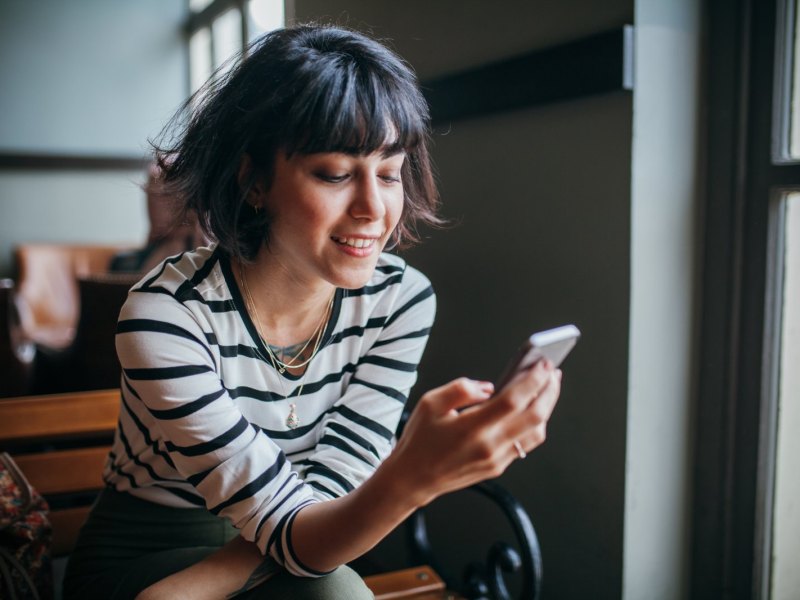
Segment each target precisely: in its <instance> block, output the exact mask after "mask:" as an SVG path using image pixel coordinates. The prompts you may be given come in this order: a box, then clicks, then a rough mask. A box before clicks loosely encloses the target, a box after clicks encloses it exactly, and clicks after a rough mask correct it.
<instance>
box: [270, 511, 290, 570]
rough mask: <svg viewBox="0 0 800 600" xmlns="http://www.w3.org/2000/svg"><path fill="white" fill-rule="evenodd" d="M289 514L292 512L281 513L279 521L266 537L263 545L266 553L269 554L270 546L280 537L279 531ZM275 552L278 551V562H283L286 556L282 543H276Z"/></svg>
mask: <svg viewBox="0 0 800 600" xmlns="http://www.w3.org/2000/svg"><path fill="white" fill-rule="evenodd" d="M291 514H292V513H290V512H289V513H286V514H285V515H283V516H282V517H281V519H280V521H278V522H277V524H276V525H275V528H274V529H273V530H272V533H271V534H270V535H269V538H268V539H267V545H266V546H265V549H266V551H267V552H266V553H267V554H269V550H270V548H272V546H273V545H274V544H275V540H276V539H277V538H279V537H280V535H281V532H282V531H283V527H284V525H286V521H287V519H288V518H289V515H291ZM277 552H278V562H280V563H281V564H284V563H285V562H286V557H285V556H284V555H283V544H278V545H277Z"/></svg>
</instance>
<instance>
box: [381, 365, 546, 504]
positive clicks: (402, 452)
mask: <svg viewBox="0 0 800 600" xmlns="http://www.w3.org/2000/svg"><path fill="white" fill-rule="evenodd" d="M493 392H494V387H493V385H492V384H491V383H489V382H479V381H474V380H471V379H466V378H461V379H456V380H454V381H451V382H450V383H447V384H445V385H444V386H442V387H439V388H436V389H434V390H431V391H429V392H428V393H426V394H425V395H424V396H423V397H422V398H421V399H420V401H419V404H418V405H417V407H416V409H415V410H414V412H413V413H412V415H411V418H410V419H409V421H408V424H407V425H406V428H405V430H404V432H403V435H402V437H401V439H400V441H399V442H398V444H397V448H396V449H395V451H394V452H393V453H392V455H391V456H390V457H389V459H387V462H389V463H391V464H392V467H393V468H395V469H396V470H397V473H398V476H400V477H403V478H406V479H404V481H407V482H408V484H407V489H408V490H409V492H410V493H411V494H412V495H415V497H416V499H417V501H418V503H419V505H420V506H423V505H425V504H427V503H429V502H430V501H432V500H433V499H434V498H436V497H438V496H440V495H442V494H445V493H447V492H451V491H454V490H457V489H461V488H464V487H467V486H469V485H472V484H473V483H477V482H479V481H483V480H485V479H490V478H494V477H497V476H499V475H500V474H502V473H503V472H504V471H505V470H506V468H507V467H508V465H509V464H510V463H511V462H512V461H513V460H515V459H516V458H518V457H519V455H518V453H517V450H516V448H515V447H514V441H517V442H519V444H520V445H521V447H522V448H523V449H524V450H525V452H530V451H532V450H533V449H534V448H536V447H537V446H539V445H540V444H542V443H543V442H544V440H545V438H546V434H547V422H548V420H549V419H550V415H551V414H552V412H553V409H554V408H555V405H556V402H557V401H558V396H559V394H560V392H561V371H559V370H556V369H554V368H553V366H552V364H551V363H549V361H540V362H539V363H538V364H537V365H536V366H534V367H533V368H532V369H529V370H526V371H524V372H522V373H520V374H518V375H517V376H515V377H514V378H513V379H512V380H511V381H510V382H509V383H508V384H507V385H506V386H505V387H504V388H503V389H502V390H501V391H500V392H499V393H498V394H496V395H494V396H493V395H492V394H493ZM387 466H388V465H387Z"/></svg>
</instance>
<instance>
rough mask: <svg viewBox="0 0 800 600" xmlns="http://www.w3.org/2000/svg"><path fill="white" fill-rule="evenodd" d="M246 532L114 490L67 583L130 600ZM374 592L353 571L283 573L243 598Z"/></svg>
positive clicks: (75, 589) (92, 594)
mask: <svg viewBox="0 0 800 600" xmlns="http://www.w3.org/2000/svg"><path fill="white" fill-rule="evenodd" d="M237 535H238V532H237V530H236V529H235V528H234V527H233V526H232V525H230V523H228V521H226V520H225V519H221V518H219V517H216V516H214V515H212V514H211V513H210V512H208V511H207V510H205V509H204V508H190V509H183V508H171V507H168V506H162V505H160V504H154V503H152V502H147V501H144V500H140V499H138V498H135V497H133V496H131V495H130V494H127V493H122V492H117V491H115V490H112V489H110V488H107V489H106V490H104V491H103V492H102V493H101V494H100V497H99V498H98V500H97V502H96V503H95V506H94V508H93V509H92V512H91V514H90V516H89V519H88V520H87V522H86V524H85V525H84V526H83V528H82V529H81V533H80V537H79V539H78V543H77V545H76V547H75V550H74V551H73V553H72V554H71V555H70V558H69V563H68V564H67V571H66V575H65V578H64V594H63V598H64V600H78V599H81V600H92V599H95V598H96V599H98V600H100V599H103V600H129V599H133V598H135V597H136V595H137V594H138V593H139V592H141V591H142V590H143V589H145V588H146V587H148V586H149V585H151V584H153V583H155V582H156V581H160V580H161V579H163V578H165V577H167V576H168V575H171V574H172V573H176V572H177V571H180V570H182V569H185V568H187V567H189V566H191V565H193V564H195V563H197V562H199V561H201V560H202V559H204V558H205V557H206V556H208V555H209V554H212V553H213V552H215V551H216V550H218V549H219V548H220V547H222V546H223V545H224V544H225V543H227V542H229V541H230V540H232V539H233V538H234V537H236V536H237ZM372 597H373V596H372V593H371V592H370V591H369V589H368V588H367V587H366V585H364V582H363V581H362V579H361V578H360V577H359V576H358V575H357V574H356V573H355V572H354V571H353V570H351V569H349V568H348V567H340V568H339V569H337V570H336V571H334V572H333V573H331V574H330V575H327V576H325V577H321V578H319V579H306V578H300V577H294V576H292V575H290V574H288V573H287V572H286V571H281V573H279V574H278V575H275V576H274V577H272V578H271V579H269V580H268V581H266V582H265V583H263V584H261V585H260V586H258V587H257V588H254V589H252V590H250V591H248V592H246V593H244V594H242V595H241V596H238V598H242V599H247V600H257V599H258V600H261V599H268V600H282V599H292V600H339V599H341V600H361V599H371V598H372Z"/></svg>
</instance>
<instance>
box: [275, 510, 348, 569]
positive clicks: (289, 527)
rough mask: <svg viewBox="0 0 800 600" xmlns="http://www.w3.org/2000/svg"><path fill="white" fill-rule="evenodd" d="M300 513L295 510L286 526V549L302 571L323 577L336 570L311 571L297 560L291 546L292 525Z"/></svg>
mask: <svg viewBox="0 0 800 600" xmlns="http://www.w3.org/2000/svg"><path fill="white" fill-rule="evenodd" d="M299 513H300V508H298V509H297V510H295V511H294V512H293V513H292V516H291V517H290V518H289V522H288V523H287V524H286V549H287V550H288V551H289V554H291V555H292V560H294V563H295V564H296V565H298V566H299V567H300V568H301V569H303V571H305V572H306V573H311V574H312V575H316V576H318V577H322V576H323V575H328V574H329V573H333V572H334V571H335V570H336V569H331V570H330V571H317V570H316V569H312V568H311V567H309V566H308V565H307V564H305V563H304V562H302V561H301V560H300V559H299V558H297V553H296V552H295V551H294V546H293V545H292V524H293V523H294V520H295V518H296V517H297V515H298V514H299Z"/></svg>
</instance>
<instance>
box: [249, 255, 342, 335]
mask: <svg viewBox="0 0 800 600" xmlns="http://www.w3.org/2000/svg"><path fill="white" fill-rule="evenodd" d="M264 254H265V253H264V252H261V253H259V256H258V257H257V258H256V260H255V261H254V262H253V263H250V264H246V265H242V264H241V263H239V262H238V261H235V262H234V273H236V275H237V280H238V283H239V286H240V288H244V289H242V290H241V291H242V294H243V296H245V300H246V303H247V305H248V306H247V310H248V311H249V312H251V315H250V316H251V317H252V319H253V321H254V322H256V326H257V327H260V328H261V329H262V330H261V331H260V332H259V333H260V334H261V336H262V337H263V338H264V340H265V341H266V342H267V343H269V344H272V345H273V346H290V345H293V344H297V343H300V342H303V341H305V340H307V339H309V337H311V336H312V335H313V334H314V332H315V331H316V329H317V328H318V327H319V325H320V321H321V319H323V318H324V316H325V314H326V312H327V310H328V307H329V304H330V301H331V299H332V297H333V294H334V292H335V287H334V286H333V285H331V284H329V283H328V282H326V281H318V282H315V283H314V284H311V283H310V282H303V281H300V280H298V278H297V277H294V276H293V275H292V273H290V272H289V271H288V270H287V269H284V268H282V267H281V265H280V264H275V263H274V262H272V261H269V260H268V259H266V258H265V257H264ZM248 291H249V292H250V294H249V296H250V297H249V298H248V297H247V295H248V294H247V292H248ZM252 313H255V314H252Z"/></svg>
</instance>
